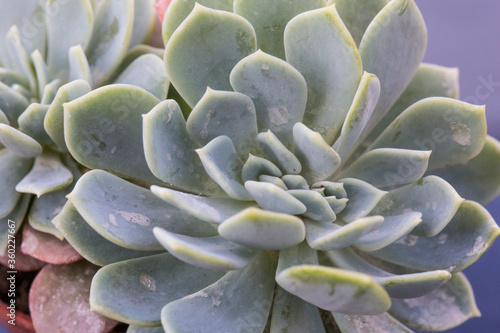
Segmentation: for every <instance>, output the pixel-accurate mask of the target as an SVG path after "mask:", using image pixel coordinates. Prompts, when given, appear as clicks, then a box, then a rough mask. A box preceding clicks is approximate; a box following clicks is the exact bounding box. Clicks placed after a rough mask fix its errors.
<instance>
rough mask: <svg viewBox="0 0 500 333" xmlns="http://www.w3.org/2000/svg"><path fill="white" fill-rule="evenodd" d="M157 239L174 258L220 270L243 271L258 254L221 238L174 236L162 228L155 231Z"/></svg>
mask: <svg viewBox="0 0 500 333" xmlns="http://www.w3.org/2000/svg"><path fill="white" fill-rule="evenodd" d="M153 232H154V234H155V237H156V239H158V241H159V242H160V243H161V245H163V247H164V248H165V249H167V251H168V252H169V253H171V254H172V255H173V256H174V257H176V258H177V259H179V260H182V261H184V262H187V263H188V264H190V265H194V266H198V267H202V268H207V269H218V270H225V271H227V270H232V269H242V268H244V267H245V266H246V265H248V264H249V263H250V262H251V261H252V259H253V258H254V257H255V255H256V252H255V251H253V250H252V249H249V248H247V247H244V246H241V245H238V244H235V243H232V242H229V241H227V240H226V239H224V238H223V237H221V236H215V237H208V238H199V237H189V236H183V235H178V234H174V233H171V232H168V231H166V230H164V229H161V228H155V229H154V230H153Z"/></svg>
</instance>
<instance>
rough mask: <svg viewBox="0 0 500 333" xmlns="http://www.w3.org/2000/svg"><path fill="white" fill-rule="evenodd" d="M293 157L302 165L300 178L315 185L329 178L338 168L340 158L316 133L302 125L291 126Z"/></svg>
mask: <svg viewBox="0 0 500 333" xmlns="http://www.w3.org/2000/svg"><path fill="white" fill-rule="evenodd" d="M293 142H294V144H295V156H297V158H298V159H299V161H300V163H301V165H302V172H301V174H302V176H304V178H305V179H306V180H307V181H308V182H309V183H315V182H318V181H322V180H325V179H327V178H329V177H330V176H331V175H333V173H334V172H335V171H336V170H337V168H338V167H339V166H340V156H339V155H338V154H337V153H336V152H335V150H333V149H332V148H331V147H330V146H329V145H328V144H327V143H326V142H325V140H324V139H323V137H322V136H321V135H320V133H318V132H314V131H313V130H310V129H309V128H308V127H307V126H305V125H304V124H302V123H297V124H295V125H294V126H293Z"/></svg>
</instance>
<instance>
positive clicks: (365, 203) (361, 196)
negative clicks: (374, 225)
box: [339, 178, 387, 222]
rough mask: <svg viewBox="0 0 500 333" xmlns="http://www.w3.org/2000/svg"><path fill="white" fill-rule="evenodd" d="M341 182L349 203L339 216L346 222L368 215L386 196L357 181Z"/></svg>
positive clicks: (343, 180) (350, 179) (384, 193)
mask: <svg viewBox="0 0 500 333" xmlns="http://www.w3.org/2000/svg"><path fill="white" fill-rule="evenodd" d="M341 182H342V183H343V184H344V188H345V191H346V192H347V198H349V201H348V202H347V204H346V207H345V208H344V209H343V210H342V212H340V213H339V216H341V217H342V219H343V220H345V221H346V222H351V221H354V220H356V219H359V218H361V217H365V216H366V215H368V214H369V213H370V212H371V211H372V210H373V208H374V207H375V206H376V205H377V203H378V202H379V201H380V200H381V199H382V198H383V197H384V196H385V195H386V194H387V192H384V191H381V190H379V189H377V188H376V187H374V186H372V185H370V184H368V183H366V182H364V181H362V180H359V179H354V178H345V179H342V180H341ZM374 214H376V213H374ZM379 215H381V214H379Z"/></svg>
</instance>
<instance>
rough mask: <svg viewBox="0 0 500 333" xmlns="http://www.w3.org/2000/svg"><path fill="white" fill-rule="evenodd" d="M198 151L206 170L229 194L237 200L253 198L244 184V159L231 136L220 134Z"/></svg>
mask: <svg viewBox="0 0 500 333" xmlns="http://www.w3.org/2000/svg"><path fill="white" fill-rule="evenodd" d="M196 153H198V156H199V158H200V160H201V163H203V167H204V168H205V171H206V172H207V173H208V175H209V176H210V177H211V178H212V179H213V180H214V181H215V182H216V183H217V184H218V185H219V186H220V187H221V188H222V189H223V190H224V192H226V193H227V195H229V196H230V197H231V198H233V199H236V200H242V201H251V200H252V196H251V195H250V194H249V193H248V192H247V190H246V189H245V187H244V186H243V184H242V178H241V170H242V168H243V161H242V160H241V158H240V157H239V156H238V152H237V151H236V149H235V147H234V145H233V142H232V141H231V139H230V138H228V137H227V136H219V137H217V138H215V139H213V140H212V141H210V142H209V143H208V144H207V145H206V146H205V147H203V148H200V149H196Z"/></svg>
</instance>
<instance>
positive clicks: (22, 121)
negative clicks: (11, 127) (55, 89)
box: [18, 86, 53, 145]
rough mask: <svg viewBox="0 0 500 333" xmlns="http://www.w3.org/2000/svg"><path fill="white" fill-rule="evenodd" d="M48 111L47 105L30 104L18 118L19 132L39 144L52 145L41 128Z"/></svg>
mask: <svg viewBox="0 0 500 333" xmlns="http://www.w3.org/2000/svg"><path fill="white" fill-rule="evenodd" d="M47 87H49V86H47ZM47 87H46V88H47ZM48 110H49V106H48V105H44V104H39V103H31V104H30V105H29V106H28V108H27V109H26V110H25V111H24V112H23V113H22V114H21V115H20V116H19V118H18V121H19V130H20V131H22V132H23V133H26V134H27V135H29V136H31V137H32V138H33V139H35V140H36V141H38V142H39V143H41V144H46V145H53V141H52V139H51V138H50V136H49V135H48V134H47V132H46V131H45V128H44V127H43V122H44V118H45V116H46V115H47V112H48Z"/></svg>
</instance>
